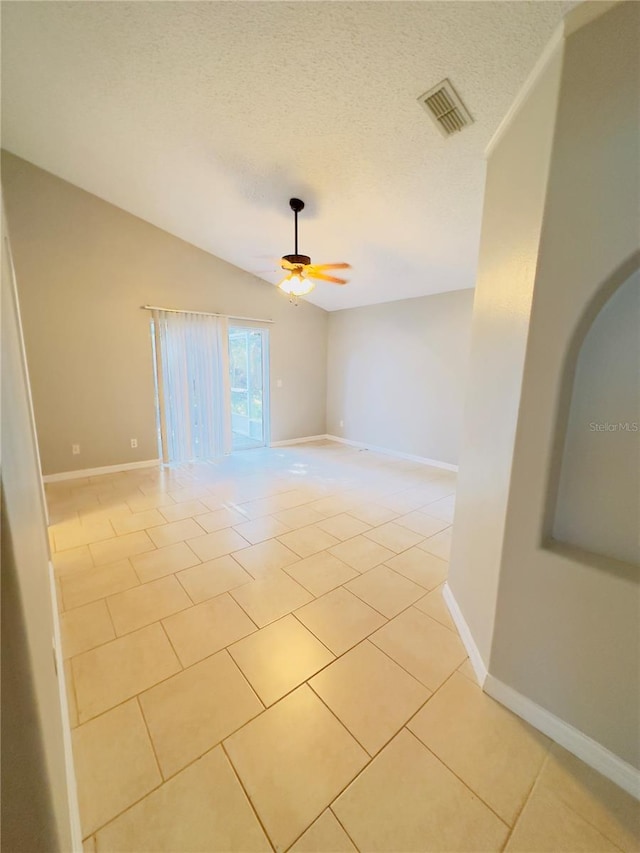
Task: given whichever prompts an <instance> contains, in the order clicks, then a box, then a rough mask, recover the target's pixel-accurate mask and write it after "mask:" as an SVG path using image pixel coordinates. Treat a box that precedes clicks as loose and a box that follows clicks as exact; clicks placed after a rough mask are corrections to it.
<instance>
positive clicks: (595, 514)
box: [552, 271, 640, 565]
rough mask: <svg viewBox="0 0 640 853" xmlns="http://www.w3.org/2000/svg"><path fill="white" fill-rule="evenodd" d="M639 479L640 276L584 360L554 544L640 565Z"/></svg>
mask: <svg viewBox="0 0 640 853" xmlns="http://www.w3.org/2000/svg"><path fill="white" fill-rule="evenodd" d="M621 425H622V426H628V429H627V430H625V429H621ZM638 472H640V271H637V272H635V273H634V274H633V275H632V276H630V277H629V278H628V279H627V281H626V282H625V283H624V284H623V285H621V286H620V288H619V289H618V290H617V291H616V293H614V295H613V296H612V297H611V298H610V299H609V301H608V302H607V303H606V305H605V306H604V308H602V310H601V311H600V313H599V314H598V316H597V317H596V319H595V322H594V323H593V325H592V326H591V328H590V330H589V331H588V333H587V336H586V338H585V339H584V341H583V344H582V348H581V350H580V354H579V356H578V361H577V367H576V371H575V378H574V382H573V389H572V392H571V404H570V410H569V416H568V423H567V428H566V437H565V442H564V453H563V457H562V463H561V476H560V484H559V489H558V496H557V504H556V510H555V519H554V522H553V531H552V533H553V538H554V539H556V540H558V541H560V542H565V543H568V544H570V545H575V546H577V547H578V548H583V549H585V550H587V551H592V552H593V553H595V554H601V555H603V556H605V557H613V558H614V559H616V560H622V561H623V562H627V563H634V564H636V565H638V564H640V536H639V533H638V526H639V525H640V486H639V483H638V479H639V474H638Z"/></svg>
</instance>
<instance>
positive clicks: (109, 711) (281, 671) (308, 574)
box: [47, 442, 640, 853]
mask: <svg viewBox="0 0 640 853" xmlns="http://www.w3.org/2000/svg"><path fill="white" fill-rule="evenodd" d="M47 497H48V504H49V511H50V521H51V531H50V532H51V543H52V548H53V550H54V566H55V570H56V576H57V589H58V600H59V606H60V610H61V621H62V631H63V646H64V655H65V658H66V659H67V660H66V663H65V674H66V677H67V688H68V693H69V705H70V719H71V725H72V733H73V748H74V757H75V764H76V772H77V777H78V787H79V799H80V808H81V818H82V827H83V835H84V836H85V850H87V851H89V850H96V851H97V853H121V851H122V853H124V851H131V853H151V851H154V853H155V851H174V852H175V853H195V851H253V850H271V849H275V850H283V851H284V850H288V849H291V850H296V851H317V853H329V851H332V853H335V851H353V850H362V851H369V850H372V851H373V850H380V851H391V853H408V852H409V851H422V850H431V851H445V850H458V851H470V853H471V851H480V850H482V851H484V850H487V851H489V850H503V849H506V850H509V851H544V850H548V851H556V853H557V851H566V853H573V851H578V850H580V851H604V850H626V851H635V850H638V849H639V848H640V829H639V826H638V824H639V810H638V804H637V802H636V801H635V800H633V799H632V798H631V797H630V796H628V795H627V794H625V793H624V792H623V791H621V790H620V789H619V788H617V787H616V786H615V785H613V784H612V783H610V782H608V781H607V780H606V779H604V778H603V777H602V776H600V775H599V774H597V773H595V772H594V771H592V770H591V769H589V768H588V767H586V765H584V764H583V763H582V762H580V761H578V760H577V759H576V758H574V757H573V756H571V755H569V754H568V753H566V752H565V751H564V750H562V749H560V748H559V747H557V746H555V745H554V744H552V743H551V742H550V741H549V740H548V739H547V738H546V737H544V736H543V735H541V734H539V733H538V732H536V731H535V730H533V729H532V728H530V727H529V726H528V725H527V724H526V723H524V722H523V721H522V720H520V719H519V718H517V717H515V716H514V715H512V714H511V713H510V712H508V711H507V710H505V709H504V708H503V707H502V706H501V705H499V704H497V703H496V702H494V701H493V700H492V699H490V698H489V697H488V696H486V695H485V694H484V693H482V691H481V690H480V689H479V687H478V686H477V684H476V683H475V680H474V675H473V670H472V669H471V667H470V665H469V661H468V659H467V656H466V652H465V650H464V647H463V645H462V643H461V641H460V639H459V637H458V635H457V633H456V631H455V627H454V625H453V622H452V621H451V618H450V616H449V613H448V610H447V608H446V606H445V604H444V602H443V600H442V585H443V582H444V581H445V579H446V576H447V567H448V563H447V560H448V557H449V547H450V538H451V526H450V525H451V522H452V519H453V510H454V501H455V476H454V475H453V474H450V473H447V472H445V471H443V470H440V469H436V468H431V467H428V466H424V465H418V464H414V463H411V462H408V461H399V460H394V459H391V458H389V457H385V456H382V455H379V454H375V453H371V452H366V451H359V450H354V449H352V448H348V447H344V446H342V445H338V444H335V443H330V442H318V443H313V444H307V445H299V446H295V447H288V448H278V449H270V450H250V451H245V452H242V453H238V454H234V455H233V456H232V457H229V458H227V459H224V460H221V461H220V462H217V463H214V464H206V465H205V464H203V465H192V466H184V467H180V468H176V469H171V468H170V469H163V468H161V467H158V468H148V469H141V470H136V471H131V472H126V473H119V474H112V475H104V476H101V477H90V478H87V479H83V480H70V481H65V482H61V483H55V484H51V485H48V486H47Z"/></svg>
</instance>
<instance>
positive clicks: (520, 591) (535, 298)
mask: <svg viewBox="0 0 640 853" xmlns="http://www.w3.org/2000/svg"><path fill="white" fill-rule="evenodd" d="M594 5H595V6H596V9H597V6H599V5H600V4H594ZM602 6H603V7H604V10H605V14H603V15H602V16H600V17H598V18H596V19H595V20H593V21H591V22H590V23H587V24H586V25H584V26H582V27H581V28H580V29H577V30H575V31H573V32H572V27H569V28H568V29H567V31H566V32H567V36H566V39H565V40H564V41H563V44H562V45H561V46H560V48H559V49H558V53H557V54H556V57H555V58H554V59H553V60H551V62H550V63H549V64H548V65H547V66H546V70H545V72H544V74H543V75H542V76H541V77H539V78H538V80H537V83H536V85H535V86H534V87H533V89H532V90H531V91H530V92H529V94H528V96H527V98H526V100H525V102H524V104H523V106H522V107H521V109H520V111H519V113H518V114H517V115H516V117H515V119H514V121H513V122H512V123H511V124H510V125H509V127H508V128H507V130H506V131H505V133H504V135H503V136H502V138H501V140H500V141H499V143H498V145H497V147H496V148H495V149H494V151H493V153H492V155H491V158H490V161H489V170H488V181H487V194H486V204H485V212H484V228H483V237H482V250H481V273H480V276H479V282H478V296H477V300H476V303H477V308H476V313H475V316H474V344H473V346H472V363H473V364H474V374H473V376H472V379H471V383H470V388H471V389H474V388H475V391H472V393H470V397H469V399H468V401H467V411H466V423H465V435H466V443H465V451H464V452H463V455H462V458H461V475H460V478H459V480H460V482H459V489H458V503H457V509H456V519H455V525H454V537H453V550H452V563H451V587H452V590H453V592H454V594H455V597H456V599H457V601H458V603H459V604H460V606H461V609H462V612H463V614H464V616H465V619H466V621H467V622H468V624H469V626H470V627H471V631H472V634H473V636H474V639H475V640H476V642H477V643H478V645H479V647H480V648H481V652H482V654H483V656H484V658H485V662H486V663H488V666H489V672H490V674H491V676H493V680H494V681H495V682H501V683H502V684H504V685H507V686H508V687H510V688H512V689H513V690H515V691H517V693H519V694H521V696H524V697H525V698H526V699H528V700H531V701H532V702H533V703H535V704H536V705H538V706H540V707H542V708H543V709H546V710H547V711H550V712H551V713H552V714H554V715H555V716H556V717H558V718H560V720H563V721H565V722H566V723H568V724H570V725H571V726H573V727H574V728H575V729H578V730H579V731H581V732H583V733H584V734H586V735H587V736H588V737H589V738H591V739H592V740H593V741H595V742H596V743H597V744H600V745H602V746H603V747H605V748H606V749H607V750H609V751H610V753H613V755H614V756H617V757H618V758H620V759H622V762H626V764H627V765H631V766H633V767H639V766H640V742H639V740H638V731H639V730H640V707H639V697H640V683H639V677H640V637H639V626H638V610H639V606H640V595H639V593H640V585H639V583H638V581H639V579H640V578H639V575H638V570H637V569H634V568H633V567H632V566H629V565H627V564H624V563H620V562H617V561H615V560H613V559H609V558H607V559H604V558H596V557H595V555H593V554H584V553H583V554H579V553H575V552H567V551H558V550H555V549H554V548H553V547H552V543H551V542H549V532H550V531H549V530H548V528H547V525H548V520H549V505H550V500H549V495H550V492H551V490H550V484H551V483H553V481H554V479H555V478H556V477H557V469H556V465H557V455H556V446H557V443H558V439H559V438H560V439H562V438H563V434H562V428H563V426H564V424H563V419H562V413H563V411H564V410H565V406H566V400H565V399H564V398H563V394H565V393H566V387H567V383H566V372H567V370H571V369H572V364H571V355H572V353H571V348H572V345H573V343H574V340H575V332H576V330H577V329H579V328H581V327H582V326H583V321H584V318H585V316H587V315H588V314H589V312H590V310H591V308H592V306H593V305H594V303H595V302H597V301H598V298H599V296H600V295H601V293H602V292H603V289H604V290H607V291H608V292H609V293H610V292H611V287H612V282H614V283H617V284H622V282H624V281H625V280H626V279H627V278H628V276H629V274H630V272H631V271H632V269H633V268H636V267H637V260H634V253H637V251H638V229H637V212H638V200H639V198H640V188H639V186H638V178H639V176H638V160H637V152H638V143H639V141H640V140H639V127H640V122H639V118H640V116H639V115H638V99H637V81H638V79H639V77H640V67H639V57H640V53H639V51H638V35H637V34H638V32H639V31H640V6H639V5H638V4H636V3H621V4H619V5H616V6H615V7H613V8H612V9H610V10H609V11H607V9H609V8H610V7H607V6H605V5H604V4H602ZM582 11H583V10H582V8H581V7H577V9H576V12H578V13H579V14H582ZM572 20H575V17H574V16H573V13H572V14H570V15H569V22H570V23H571V21H572ZM560 58H561V59H562V63H560V62H559V59H560ZM551 142H552V145H551V148H549V145H550V143H551ZM549 155H550V156H549ZM541 157H546V159H547V161H548V168H547V167H546V164H544V163H543V164H542V165H541V166H537V165H536V164H538V163H539V162H540V158H541ZM536 168H537V171H536ZM531 171H533V172H534V177H535V185H534V186H532V187H531V193H530V194H529V195H527V194H526V193H523V191H522V190H523V187H524V186H525V185H526V182H527V180H528V179H529V178H528V176H529V175H530V172H531ZM545 184H546V190H545ZM541 193H542V194H543V198H542V199H541V197H540V196H541ZM519 211H520V212H519ZM524 211H526V216H527V217H528V221H527V222H526V223H525V222H524V214H523V212H524ZM510 218H513V219H514V220H517V221H519V222H521V223H522V224H523V225H526V227H524V230H523V233H522V240H517V239H516V237H517V235H514V232H513V228H512V226H511V225H510ZM501 220H502V224H503V226H504V233H503V239H502V245H500V243H499V241H498V239H497V230H496V229H497V226H498V223H499V222H500V221H501ZM536 244H538V248H537V249H536ZM501 291H502V292H503V293H504V299H503V302H504V303H505V304H507V303H508V301H509V298H511V299H513V300H514V301H515V304H516V310H515V311H514V314H513V317H512V318H511V319H512V323H507V322H504V323H501V322H499V320H500V317H501V316H503V312H500V311H498V312H493V318H494V321H493V322H492V312H491V311H487V312H483V305H487V306H490V305H491V303H492V295H493V294H494V293H496V294H500V292H501ZM523 292H524V294H525V296H526V298H525V299H521V298H520V296H519V295H520V294H521V293H523ZM510 294H511V297H510ZM518 300H520V301H518ZM483 313H485V314H486V316H485V317H484V318H483ZM483 319H484V322H483ZM507 319H508V318H507V317H505V321H506V320H507ZM514 325H515V326H516V328H517V332H516V334H515V335H514V332H513V326H514ZM481 344H484V347H485V348H486V352H487V353H488V354H491V353H493V354H494V357H493V358H491V359H485V360H484V361H482V360H480V356H481V355H482V347H481ZM499 354H501V356H502V358H501V359H498V358H497V356H498V355H499ZM632 355H633V354H632V353H629V357H632ZM476 356H477V357H478V360H476ZM523 358H524V361H523ZM501 361H502V362H504V363H506V364H507V365H508V366H507V367H504V368H501V367H500V364H501ZM518 375H520V376H521V382H520V383H519V381H518ZM499 386H501V388H500V387H499ZM487 388H488V389H492V388H493V389H497V390H494V391H493V392H491V391H490V392H488V393H483V392H485V390H486V389H487ZM569 388H570V385H569ZM488 413H492V427H491V428H488V427H485V429H484V430H483V429H482V428H481V427H482V424H483V421H484V419H486V417H487V414H488ZM503 422H506V424H507V428H506V429H503V427H502V424H503ZM496 424H497V425H498V430H501V434H496V428H495V425H496ZM476 427H478V429H477V431H475V428H476ZM474 431H475V442H476V447H475V449H471V445H472V443H473V441H474V439H473V435H474ZM483 457H484V458H483ZM636 460H637V457H636V456H635V455H634V454H630V455H629V458H628V459H627V463H628V473H629V476H630V477H636V476H637V468H636V467H635V465H636ZM496 483H497V484H498V485H496ZM635 483H636V484H637V479H636V480H635ZM632 487H633V484H632ZM609 497H610V499H611V500H613V501H615V500H617V495H616V492H615V491H614V492H612V493H611V494H610V495H609ZM483 502H484V506H485V507H486V510H485V509H483ZM474 505H475V506H476V507H477V508H478V517H477V519H475V520H474V518H473V517H472V508H473V506H474ZM481 525H482V527H481ZM630 534H631V532H630V531H626V532H625V535H630ZM496 587H497V597H496ZM487 655H488V656H487ZM490 683H491V679H490ZM580 743H581V744H582V745H583V747H584V748H586V746H585V745H587V744H588V743H589V742H588V741H586V740H582V741H580ZM573 744H574V745H575V744H576V741H575V739H574V740H573ZM580 748H582V747H580ZM589 754H590V755H591V758H593V755H594V753H593V750H591V751H590V753H589ZM613 766H614V765H613V764H612V760H609V759H607V767H609V768H613ZM615 768H616V769H615V771H614V770H613V769H611V772H612V773H613V772H615V773H617V774H618V776H617V778H620V779H622V778H623V776H624V778H625V779H627V780H629V779H630V778H631V776H630V774H629V773H628V772H627V770H626V769H625V765H623V764H622V763H618V764H616V765H615ZM625 774H626V775H625Z"/></svg>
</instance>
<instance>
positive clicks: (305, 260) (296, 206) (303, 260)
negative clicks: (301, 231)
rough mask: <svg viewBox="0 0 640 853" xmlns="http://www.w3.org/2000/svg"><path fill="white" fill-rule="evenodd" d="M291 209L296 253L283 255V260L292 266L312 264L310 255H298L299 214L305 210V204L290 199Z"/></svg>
mask: <svg viewBox="0 0 640 853" xmlns="http://www.w3.org/2000/svg"><path fill="white" fill-rule="evenodd" d="M289 207H290V208H291V210H293V215H294V233H295V252H294V254H293V255H283V258H284V259H285V260H286V261H289V262H290V263H292V264H302V265H305V264H310V263H311V258H310V257H309V255H299V254H298V213H300V211H301V210H304V202H303V201H302V199H299V198H290V199H289Z"/></svg>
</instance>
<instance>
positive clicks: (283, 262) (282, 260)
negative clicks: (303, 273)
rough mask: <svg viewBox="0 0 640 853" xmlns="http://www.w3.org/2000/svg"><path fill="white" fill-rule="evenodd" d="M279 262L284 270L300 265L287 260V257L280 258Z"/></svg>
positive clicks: (293, 268)
mask: <svg viewBox="0 0 640 853" xmlns="http://www.w3.org/2000/svg"><path fill="white" fill-rule="evenodd" d="M278 263H279V264H280V266H281V267H282V269H283V270H295V269H297V266H298V265H296V264H292V263H291V261H287V260H286V259H285V258H279V259H278Z"/></svg>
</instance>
